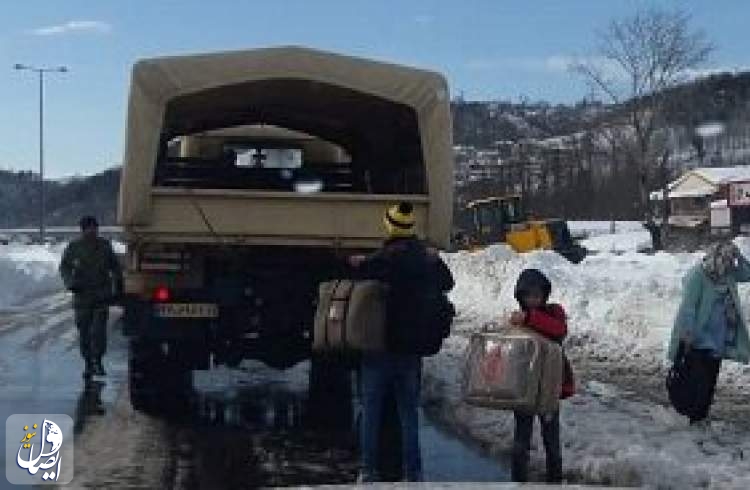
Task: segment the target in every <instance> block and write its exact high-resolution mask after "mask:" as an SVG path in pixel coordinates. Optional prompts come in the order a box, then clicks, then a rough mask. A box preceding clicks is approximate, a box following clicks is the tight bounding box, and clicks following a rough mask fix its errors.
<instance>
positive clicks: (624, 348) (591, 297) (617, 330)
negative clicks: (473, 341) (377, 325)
mask: <svg viewBox="0 0 750 490" xmlns="http://www.w3.org/2000/svg"><path fill="white" fill-rule="evenodd" d="M628 235H630V233H625V234H624V236H621V235H614V236H613V240H614V241H617V240H618V238H619V239H621V240H622V241H623V243H624V242H626V241H627V236H628ZM631 243H633V242H631ZM737 243H738V245H739V246H740V248H741V250H743V252H744V253H745V254H748V252H750V239H738V240H737ZM603 248H604V250H603V251H602V253H600V254H597V255H593V256H589V257H587V258H586V259H585V260H584V261H583V262H582V263H581V264H579V265H573V264H571V263H569V262H568V261H566V260H565V259H563V258H562V257H560V256H558V255H557V254H555V253H552V252H534V253H530V254H524V255H518V254H516V253H514V252H513V251H512V250H510V249H509V248H508V247H506V246H503V245H498V246H494V247H490V248H488V249H485V250H483V251H480V252H475V253H471V252H459V253H456V254H447V255H445V256H444V258H445V260H446V262H447V263H448V265H449V266H450V268H451V270H452V271H453V273H454V275H455V278H456V287H455V289H454V290H453V291H452V300H453V301H454V302H455V304H456V306H457V309H458V311H459V316H458V318H457V321H456V324H455V326H454V334H453V335H452V336H451V337H450V338H449V339H448V340H447V341H446V344H445V347H444V349H443V351H441V353H440V354H439V355H438V356H435V357H433V358H430V359H427V361H426V363H425V378H424V379H425V382H424V398H425V402H426V404H427V406H428V407H430V406H431V407H432V408H433V409H434V410H435V412H437V413H438V414H439V415H440V416H442V417H443V418H444V419H445V421H446V422H448V423H451V424H452V425H454V426H455V427H457V429H459V430H460V431H462V432H464V433H465V435H467V436H468V437H471V438H473V439H476V440H478V441H480V442H482V443H483V444H484V445H485V447H487V448H488V449H489V450H490V451H491V452H495V453H498V454H504V455H505V456H506V457H507V454H508V452H509V450H510V447H511V444H512V437H513V420H512V415H511V414H509V413H507V412H501V411H493V410H487V409H481V408H475V407H470V406H468V405H466V404H464V403H463V402H462V401H461V393H460V385H461V377H462V371H463V356H464V349H465V347H466V344H467V341H468V336H469V334H470V333H471V332H474V331H477V330H479V329H480V328H481V327H482V325H483V324H484V323H485V322H488V321H492V320H499V319H502V318H503V317H505V316H507V315H508V314H509V313H510V312H511V311H512V310H514V309H516V308H517V304H516V301H515V299H514V298H513V290H514V287H515V282H516V280H517V278H518V275H519V274H520V272H521V271H522V270H523V269H525V268H528V267H533V268H537V269H540V270H542V271H543V272H544V273H545V274H546V275H547V276H548V277H549V278H550V280H551V282H552V284H553V293H552V297H551V301H553V302H559V303H561V304H563V305H564V306H565V308H566V310H567V311H568V314H569V328H570V336H569V339H568V342H569V348H570V350H571V352H572V351H573V350H575V351H576V352H577V353H578V354H579V355H582V356H584V357H587V356H588V357H589V358H591V359H595V360H597V361H602V362H604V363H605V365H607V366H611V370H610V369H609V368H607V370H606V371H605V374H604V375H603V376H611V377H612V378H611V381H612V382H613V383H616V382H617V379H616V378H615V377H619V376H620V374H622V373H623V372H624V373H625V374H627V371H628V369H629V366H630V367H633V366H637V367H638V368H639V369H646V370H647V371H649V372H651V373H652V374H651V375H649V376H651V377H652V378H653V377H657V378H658V380H657V381H656V382H655V383H657V384H660V383H661V381H659V380H661V379H663V378H662V376H663V374H660V373H662V372H663V371H661V369H662V368H663V367H664V365H665V359H664V357H665V356H664V353H665V348H666V344H667V341H668V338H669V334H670V331H671V328H672V323H673V320H674V316H675V313H676V310H677V308H678V306H679V302H680V299H681V293H682V288H681V280H682V277H683V276H684V275H685V273H686V272H687V271H688V270H689V268H691V267H692V266H693V265H695V264H696V263H697V262H698V261H699V260H700V258H701V254H699V253H698V254H687V253H682V254H668V253H658V254H654V255H644V254H638V253H634V252H632V251H630V250H628V248H629V247H621V248H622V249H623V251H622V253H617V254H613V253H607V251H606V247H603ZM740 295H741V297H742V298H743V300H744V304H743V307H744V314H745V315H746V317H747V315H748V313H750V310H748V308H750V298H748V289H747V287H745V286H742V287H741V291H740ZM615 368H617V369H615ZM578 369H579V381H582V382H583V386H581V387H580V389H579V394H578V395H576V396H575V397H574V398H573V399H571V400H570V401H569V402H567V403H565V404H564V408H563V411H562V415H561V417H562V427H563V429H562V439H563V445H564V452H565V465H566V468H567V471H568V475H567V476H568V477H569V478H570V479H571V480H573V481H581V482H586V483H599V484H615V485H623V486H629V485H634V486H647V487H651V488H654V487H655V488H696V487H702V488H750V487H749V486H748V483H750V482H749V481H748V479H749V478H750V477H749V476H748V475H750V458H747V457H746V456H747V454H749V453H748V452H749V451H750V438H748V437H747V433H746V432H745V433H743V432H741V431H738V430H737V428H736V427H732V426H729V425H723V424H722V423H718V422H715V423H714V426H713V427H712V428H711V430H709V431H708V432H705V431H701V430H697V429H690V428H688V427H687V424H686V421H685V419H684V418H683V417H679V416H677V415H676V414H675V413H674V412H673V411H672V410H669V409H667V408H666V407H664V406H662V405H660V404H658V403H654V402H652V401H649V400H648V399H646V398H643V396H642V395H638V394H636V396H626V394H624V393H620V392H618V388H617V387H615V386H614V385H609V384H605V383H602V382H597V381H593V380H589V381H586V380H585V378H586V376H584V372H582V371H583V369H585V368H584V367H582V366H578ZM607 371H609V374H606V373H607ZM722 371H723V373H722V381H721V382H722V383H724V384H732V385H736V386H742V385H747V384H748V383H749V382H750V368H745V367H743V366H740V365H738V364H735V363H726V364H725V367H723V368H722ZM618 373H619V374H618ZM603 381H609V380H608V379H604V380H603ZM653 389H654V390H656V391H658V392H659V393H660V394H661V392H662V390H663V388H661V386H660V385H659V386H656V387H654V388H653ZM631 395H632V394H631ZM535 437H536V436H535ZM539 444H540V442H539V441H538V440H537V441H536V447H539ZM533 458H534V466H535V467H537V468H544V460H543V453H542V452H540V451H537V452H536V453H534V456H533Z"/></svg>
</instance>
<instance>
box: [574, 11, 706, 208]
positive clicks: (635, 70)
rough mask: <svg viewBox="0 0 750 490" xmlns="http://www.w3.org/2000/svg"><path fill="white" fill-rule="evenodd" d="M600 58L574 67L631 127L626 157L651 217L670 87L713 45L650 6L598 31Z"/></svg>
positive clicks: (678, 16)
mask: <svg viewBox="0 0 750 490" xmlns="http://www.w3.org/2000/svg"><path fill="white" fill-rule="evenodd" d="M599 40H600V45H599V49H598V56H595V57H593V58H590V59H586V60H581V61H579V62H577V63H575V65H574V66H573V68H574V70H575V71H576V72H578V73H579V74H581V75H583V76H584V78H585V79H586V80H587V81H588V82H589V83H590V84H591V86H592V89H593V90H597V91H599V92H601V93H603V94H604V96H605V97H606V98H607V99H609V101H610V102H611V103H612V104H615V106H616V107H615V114H617V115H619V117H620V118H621V124H623V125H624V126H625V127H627V129H628V131H627V132H626V133H629V134H628V135H627V137H629V138H630V139H631V141H633V143H634V144H633V145H620V147H622V148H627V147H631V148H632V150H631V151H629V152H628V154H627V155H626V157H627V160H628V163H629V164H631V165H634V166H635V167H636V169H637V175H638V194H639V198H640V203H639V204H640V209H641V213H643V214H645V215H646V217H648V213H649V206H648V189H649V179H650V178H657V179H658V175H654V174H659V173H660V172H656V170H657V168H658V167H659V166H660V156H662V155H661V151H660V150H663V149H659V148H656V146H658V145H656V144H655V142H656V135H657V132H658V130H659V129H660V127H661V126H662V125H663V124H664V122H663V121H664V120H663V115H664V114H663V110H664V105H665V99H666V97H667V95H668V94H667V89H669V88H670V87H673V86H675V85H677V84H679V83H681V82H683V81H685V80H686V79H688V78H689V77H690V75H691V72H693V71H694V70H695V69H697V68H699V67H700V66H701V65H702V64H703V63H705V62H706V61H707V60H708V58H709V56H710V54H711V52H712V51H713V46H712V45H711V43H709V42H708V41H707V40H706V36H705V34H704V33H703V32H702V31H700V30H693V29H692V28H691V26H690V17H689V16H688V15H687V14H685V13H684V12H682V11H679V10H675V11H672V10H663V9H659V8H649V9H646V10H641V11H638V12H637V13H635V14H634V15H633V16H631V17H628V18H625V19H617V20H613V21H611V22H610V24H609V26H608V27H607V28H606V29H605V30H604V31H602V32H601V33H599Z"/></svg>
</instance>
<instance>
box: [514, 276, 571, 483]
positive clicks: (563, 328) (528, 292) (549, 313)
mask: <svg viewBox="0 0 750 490" xmlns="http://www.w3.org/2000/svg"><path fill="white" fill-rule="evenodd" d="M551 292H552V284H551V283H550V281H549V279H547V277H546V276H545V275H544V274H542V273H541V272H540V271H538V270H536V269H526V270H524V271H523V272H521V275H520V276H519V278H518V282H517V283H516V290H515V297H516V300H517V301H518V304H519V305H520V307H521V311H516V312H514V313H513V314H512V315H511V323H512V324H513V325H516V326H524V327H527V328H532V329H534V330H535V331H537V332H539V333H540V334H542V335H544V336H545V337H547V338H548V339H550V340H552V341H554V342H557V343H560V344H561V343H562V341H563V340H564V339H565V336H566V335H567V334H568V326H567V323H566V315H565V310H564V309H563V307H562V306H560V305H558V304H548V303H547V300H548V299H549V296H550V293H551ZM574 391H575V385H574V381H573V371H572V369H571V367H570V363H569V362H568V360H567V358H565V362H564V373H563V385H562V390H561V393H560V398H561V399H564V398H568V397H569V396H571V395H572V394H573V393H574ZM513 415H514V417H515V422H516V427H515V432H514V434H513V462H512V466H511V477H512V479H513V481H517V482H525V481H527V480H528V466H529V448H530V446H531V434H532V431H533V428H534V416H533V415H528V414H523V413H519V412H514V413H513ZM539 421H540V423H541V426H542V439H543V441H544V450H545V453H546V455H547V482H548V483H559V482H561V481H562V453H561V449H560V414H559V412H555V413H553V414H546V415H540V416H539Z"/></svg>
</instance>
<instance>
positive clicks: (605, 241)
mask: <svg viewBox="0 0 750 490" xmlns="http://www.w3.org/2000/svg"><path fill="white" fill-rule="evenodd" d="M581 245H583V246H584V247H586V249H588V250H591V251H593V252H597V253H623V252H639V251H642V250H647V249H649V248H651V235H650V234H649V233H648V232H647V231H629V232H624V233H616V234H614V235H597V236H594V237H591V238H587V239H586V240H583V241H581Z"/></svg>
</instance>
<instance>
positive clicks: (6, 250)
mask: <svg viewBox="0 0 750 490" xmlns="http://www.w3.org/2000/svg"><path fill="white" fill-rule="evenodd" d="M63 247H64V245H53V246H42V245H4V246H0V308H6V307H8V306H14V305H18V304H19V303H21V302H22V301H25V300H26V299H29V298H32V297H34V296H39V295H41V294H45V293H51V292H53V291H57V290H59V289H60V288H61V287H62V282H61V280H60V277H59V275H58V273H57V267H58V264H59V263H60V257H61V255H62V251H63Z"/></svg>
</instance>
